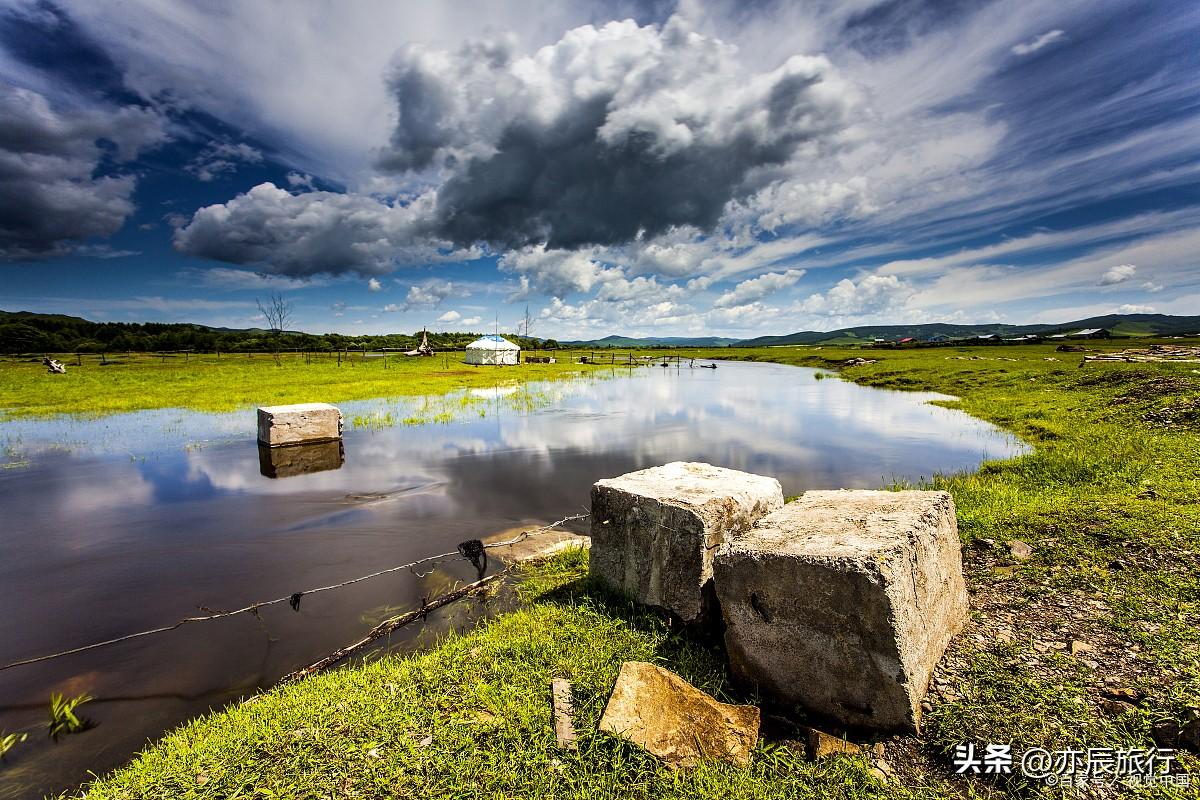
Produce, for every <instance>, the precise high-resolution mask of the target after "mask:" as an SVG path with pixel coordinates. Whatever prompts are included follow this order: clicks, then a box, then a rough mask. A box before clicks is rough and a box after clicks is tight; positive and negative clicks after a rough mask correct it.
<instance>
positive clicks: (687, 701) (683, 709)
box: [600, 661, 761, 769]
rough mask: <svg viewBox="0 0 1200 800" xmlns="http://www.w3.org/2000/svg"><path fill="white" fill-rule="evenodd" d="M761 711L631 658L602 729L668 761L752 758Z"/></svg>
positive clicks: (673, 763) (684, 763)
mask: <svg viewBox="0 0 1200 800" xmlns="http://www.w3.org/2000/svg"><path fill="white" fill-rule="evenodd" d="M760 721H761V714H760V712H759V710H758V709H757V708H755V707H754V706H734V705H728V704H726V703H720V702H718V701H716V700H714V699H713V698H711V697H709V696H708V695H707V694H705V693H704V692H702V691H700V690H699V689H697V688H696V687H695V686H692V685H691V684H690V683H688V682H687V681H685V680H684V679H683V678H681V677H679V676H678V675H676V674H674V673H673V672H668V671H667V670H665V669H662V668H661V667H657V666H655V665H654V664H647V663H644V662H640V661H628V662H626V663H624V664H622V665H621V673H620V675H618V676H617V683H616V685H615V686H614V687H613V691H612V695H611V696H610V697H609V699H608V705H607V707H605V709H604V716H603V717H602V718H601V719H600V730H602V731H606V732H608V733H612V734H615V735H617V736H620V737H622V738H624V739H627V740H629V741H630V742H633V743H634V744H636V745H638V746H639V747H641V748H643V749H645V750H646V751H647V752H649V753H651V754H652V755H655V756H658V757H659V758H661V759H662V760H663V761H664V762H665V763H666V764H667V766H669V767H671V768H673V769H678V768H680V767H691V766H694V765H695V764H696V763H697V762H699V761H700V760H701V759H705V758H715V759H722V760H726V761H732V762H734V763H735V764H738V765H739V766H743V767H744V766H747V765H748V764H749V763H750V752H751V751H752V750H753V749H754V745H755V744H756V743H757V742H758V726H759V723H760Z"/></svg>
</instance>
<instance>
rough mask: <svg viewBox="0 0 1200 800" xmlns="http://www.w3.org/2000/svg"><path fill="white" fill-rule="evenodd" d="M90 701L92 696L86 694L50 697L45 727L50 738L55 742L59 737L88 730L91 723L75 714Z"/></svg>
mask: <svg viewBox="0 0 1200 800" xmlns="http://www.w3.org/2000/svg"><path fill="white" fill-rule="evenodd" d="M92 699H93V698H92V696H91V695H87V694H81V695H77V696H75V697H65V696H63V695H61V694H58V693H55V694H52V695H50V724H49V725H48V726H47V727H48V728H49V732H50V738H51V739H54V740H55V741H57V740H58V738H59V737H61V736H66V735H68V734H72V733H79V732H81V731H85V730H87V729H88V728H90V727H91V722H90V721H89V720H88V719H87V718H86V717H80V716H79V715H78V714H76V713H75V712H76V710H77V709H78V708H79V707H80V706H81V705H83V704H84V703H89V702H91V701H92Z"/></svg>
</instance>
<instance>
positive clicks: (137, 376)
mask: <svg viewBox="0 0 1200 800" xmlns="http://www.w3.org/2000/svg"><path fill="white" fill-rule="evenodd" d="M462 357H463V355H462V353H447V354H444V355H438V356H435V357H433V358H405V357H403V356H396V355H393V356H389V357H388V358H387V359H386V361H385V360H384V359H382V358H368V359H363V358H361V357H356V356H351V357H350V358H348V359H343V362H342V364H341V365H340V366H339V364H338V362H337V359H336V358H335V357H333V356H330V355H320V356H312V357H311V358H307V357H306V356H304V355H303V354H300V355H296V354H285V355H283V356H281V357H280V360H279V363H278V364H277V363H276V361H275V359H274V357H272V356H270V355H261V354H258V355H255V356H254V357H253V358H247V357H246V356H245V355H233V354H225V355H222V356H220V357H217V356H214V355H204V356H192V357H190V358H187V359H184V358H183V357H182V356H171V357H169V358H166V359H162V358H158V357H155V356H150V355H137V354H135V355H133V356H128V357H127V356H122V357H120V358H119V359H114V358H113V357H108V360H109V362H110V363H108V364H107V365H104V364H101V363H100V361H99V359H98V358H97V357H95V356H84V357H83V359H82V361H83V364H82V366H77V365H76V363H75V360H74V359H73V358H67V357H65V356H64V357H63V358H64V360H65V361H66V363H67V373H66V374H65V375H51V374H49V373H47V372H46V369H45V367H43V366H42V365H41V364H40V362H38V361H29V360H17V359H13V358H2V359H0V419H2V418H3V416H48V415H53V414H85V415H96V416H99V415H104V414H115V413H120V412H124V411H138V410H142V409H148V408H189V409H194V410H197V411H233V410H236V409H239V408H245V407H247V406H254V405H271V404H281V403H297V402H310V401H319V402H331V403H336V402H340V401H343V400H365V399H370V398H376V397H392V396H401V395H408V396H411V395H436V394H444V393H447V392H452V391H455V390H458V389H468V388H472V387H491V386H495V385H496V384H497V383H507V382H512V381H535V380H555V379H560V378H570V377H575V376H578V375H581V374H587V373H590V372H593V371H595V370H598V369H602V368H601V367H597V366H592V365H587V364H575V363H572V359H571V356H570V354H569V353H562V354H560V355H559V360H558V363H555V364H521V365H520V366H516V367H474V366H469V365H467V364H464V363H462ZM368 424H369V423H368Z"/></svg>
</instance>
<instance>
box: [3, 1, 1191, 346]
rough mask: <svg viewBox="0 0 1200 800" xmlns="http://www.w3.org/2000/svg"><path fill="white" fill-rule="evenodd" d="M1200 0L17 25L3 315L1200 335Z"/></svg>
mask: <svg viewBox="0 0 1200 800" xmlns="http://www.w3.org/2000/svg"><path fill="white" fill-rule="evenodd" d="M1198 41H1200V4H1197V3H1195V2H1190V1H1181V2H1112V1H1111V0H996V1H995V2H984V1H983V0H938V1H937V2H934V1H933V0H882V1H880V0H843V2H832V1H831V0H812V1H810V2H777V3H773V2H753V3H747V2H738V1H737V0H729V1H728V2H727V1H726V0H719V1H714V2H701V1H700V0H681V2H678V3H671V2H630V1H629V0H621V1H620V2H611V1H609V2H589V1H588V0H555V2H553V3H535V2H531V1H530V0H457V1H456V2H446V3H415V2H397V1H396V0H378V1H377V2H371V1H370V0H362V1H361V2H354V3H336V2H332V0H329V1H327V2H318V1H317V0H311V1H309V2H299V1H297V2H291V1H289V0H210V2H205V3H189V2H183V0H178V2H169V1H168V0H123V1H122V2H116V0H59V2H47V1H43V2H27V1H26V0H0V277H2V280H0V309H4V310H9V311H16V310H27V311H35V312H46V313H64V314H72V315H78V316H83V317H86V318H88V319H93V320H111V321H128V322H140V321H163V322H177V321H178V322H197V323H202V324H206V325H214V326H227V327H251V326H256V325H257V326H261V325H264V319H263V317H262V316H261V314H260V313H259V311H258V308H257V303H256V301H257V300H260V299H261V300H265V299H266V298H267V297H268V296H269V295H270V294H271V293H272V292H279V293H282V294H283V295H284V297H285V298H287V299H288V300H289V301H291V303H292V304H293V306H294V309H295V313H294V322H293V325H292V327H293V328H295V329H298V330H305V331H309V332H312V333H324V332H333V331H336V332H340V333H348V334H361V333H385V332H398V331H404V332H407V331H412V330H416V329H420V328H422V327H425V326H428V327H429V328H430V329H431V330H473V331H491V330H492V329H493V328H494V327H496V326H499V328H500V330H501V331H507V332H512V331H515V330H516V328H517V325H518V321H519V320H520V319H521V318H523V317H524V316H525V313H526V309H528V313H529V314H530V316H531V318H532V319H533V323H532V325H531V326H530V333H532V334H533V335H535V336H542V337H547V338H556V339H578V338H594V337H600V336H605V335H609V334H622V335H628V336H730V337H748V336H756V335H762V334H772V333H773V334H783V333H790V332H793V331H801V330H834V329H837V328H841V327H848V326H853V325H865V324H887V323H902V322H961V323H976V322H1008V323H1028V322H1049V323H1057V322H1066V321H1070V320H1075V319H1080V318H1084V317H1088V316H1093V315H1098V314H1108V313H1168V314H1200V48H1198V47H1197V46H1196V43H1197V42H1198Z"/></svg>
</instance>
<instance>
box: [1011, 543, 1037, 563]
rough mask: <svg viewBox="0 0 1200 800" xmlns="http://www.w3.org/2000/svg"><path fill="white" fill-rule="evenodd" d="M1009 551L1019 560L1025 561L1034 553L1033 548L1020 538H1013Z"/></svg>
mask: <svg viewBox="0 0 1200 800" xmlns="http://www.w3.org/2000/svg"><path fill="white" fill-rule="evenodd" d="M1008 552H1009V554H1010V555H1012V557H1013V558H1015V559H1017V560H1018V561H1024V560H1025V559H1027V558H1029V557H1030V556H1032V555H1033V548H1032V547H1030V546H1029V545H1028V544H1026V543H1025V542H1022V541H1021V540H1020V539H1013V540H1012V541H1011V542H1009V543H1008Z"/></svg>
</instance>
